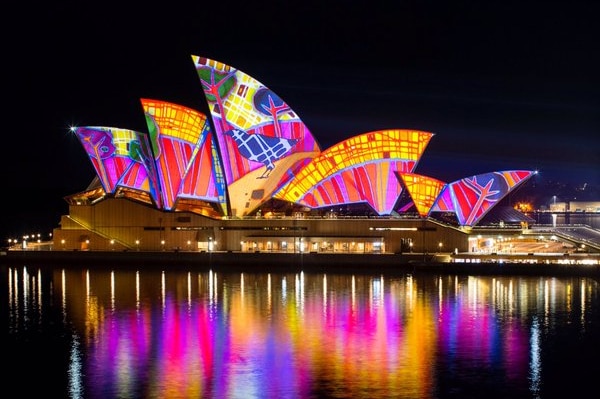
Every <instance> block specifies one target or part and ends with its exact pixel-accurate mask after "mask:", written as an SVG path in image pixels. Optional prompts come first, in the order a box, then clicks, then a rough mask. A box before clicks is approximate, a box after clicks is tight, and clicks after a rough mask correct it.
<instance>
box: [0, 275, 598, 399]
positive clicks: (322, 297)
mask: <svg viewBox="0 0 600 399" xmlns="http://www.w3.org/2000/svg"><path fill="white" fill-rule="evenodd" d="M1 269H2V280H1V281H0V286H1V287H2V293H3V299H2V303H3V305H2V307H1V308H0V312H1V313H0V317H1V319H2V320H3V328H4V337H3V339H2V343H3V348H2V354H3V356H2V362H3V366H4V367H3V370H6V371H5V372H4V376H5V381H7V384H10V386H11V388H10V389H11V390H12V391H13V392H19V395H18V396H19V397H41V396H44V397H56V398H59V397H64V398H349V397H360V398H363V397H364V398H366V397H368V398H391V397H393V398H482V397H485V398H555V397H556V398H559V397H561V398H562V397H573V398H575V397H588V396H589V394H590V392H594V391H598V389H599V388H600V382H599V381H600V380H599V379H598V371H599V367H598V363H599V359H600V284H599V282H598V281H597V280H595V279H593V278H586V277H551V276H542V277H534V276H476V275H474V276H466V275H460V276H459V275H437V274H435V273H431V274H420V275H412V274H410V273H407V274H399V275H390V276H387V275H382V274H343V275H340V274H327V273H303V272H300V273H289V274H286V273H275V274H273V273H256V272H253V273H238V272H236V273H233V272H232V273H225V272H214V271H202V272H198V271H194V270H193V269H190V270H172V271H169V270H160V269H155V268H153V269H151V270H145V269H143V268H142V269H140V268H136V267H126V268H121V267H120V268H113V267H110V266H107V267H94V268H87V267H85V266H81V267H73V266H70V267H68V268H62V267H59V266H53V267H32V266H27V265H23V266H12V265H11V266H2V267H1ZM8 389H9V388H8V387H7V386H5V390H8Z"/></svg>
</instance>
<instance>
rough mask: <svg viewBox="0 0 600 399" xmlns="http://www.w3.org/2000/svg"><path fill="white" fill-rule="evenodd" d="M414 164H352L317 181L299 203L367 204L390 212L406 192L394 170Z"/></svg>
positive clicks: (409, 167) (385, 213)
mask: <svg viewBox="0 0 600 399" xmlns="http://www.w3.org/2000/svg"><path fill="white" fill-rule="evenodd" d="M413 167H414V164H413V163H412V162H406V161H395V162H394V161H381V162H369V163H365V164H362V165H358V166H352V167H348V168H346V169H343V170H342V171H340V172H338V173H336V174H334V175H333V176H330V177H328V178H326V179H325V180H323V181H321V182H319V183H317V184H316V185H315V186H314V187H313V188H312V189H310V190H308V192H307V193H306V194H305V195H304V196H303V197H302V198H301V199H300V200H298V203H300V204H303V205H306V206H308V207H310V208H323V207H328V206H334V205H344V204H356V203H367V204H369V205H370V206H371V208H373V209H374V210H375V212H376V213H377V214H378V215H389V214H391V213H392V211H393V210H394V205H395V204H396V202H397V200H398V197H399V196H400V193H401V192H402V186H401V185H400V184H399V182H398V179H396V178H395V176H394V173H395V172H396V171H398V170H405V169H406V170H412V168H413Z"/></svg>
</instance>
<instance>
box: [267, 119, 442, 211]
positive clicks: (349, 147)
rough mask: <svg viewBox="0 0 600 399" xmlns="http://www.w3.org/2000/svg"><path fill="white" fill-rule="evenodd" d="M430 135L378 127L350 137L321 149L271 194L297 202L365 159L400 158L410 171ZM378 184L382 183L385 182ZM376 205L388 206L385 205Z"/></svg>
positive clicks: (365, 161)
mask: <svg viewBox="0 0 600 399" xmlns="http://www.w3.org/2000/svg"><path fill="white" fill-rule="evenodd" d="M432 137H433V133H429V132H423V131H417V130H402V129H395V130H380V131H375V132H370V133H365V134H361V135H358V136H355V137H352V138H350V139H348V140H345V141H342V142H340V143H338V144H336V145H334V146H332V147H330V148H328V149H327V150H325V151H323V152H322V153H321V154H320V155H319V156H318V157H316V158H315V159H314V160H313V161H312V162H311V163H310V164H309V165H307V166H306V167H305V168H304V169H302V170H301V171H300V172H299V173H298V174H296V176H295V178H294V179H293V180H292V181H290V183H288V184H287V185H286V186H285V187H284V188H283V189H282V190H281V191H279V192H278V193H277V194H276V195H275V197H276V198H279V199H282V200H286V201H290V202H299V201H301V199H302V198H303V197H304V196H305V195H307V194H308V193H309V192H310V191H311V190H313V187H314V186H316V185H318V184H320V182H322V181H324V180H326V179H328V178H330V177H331V176H333V175H335V174H336V173H338V172H340V171H342V170H344V169H347V168H350V167H355V166H358V165H363V164H367V163H369V162H376V163H379V162H384V161H387V162H392V161H395V162H397V161H402V162H404V163H405V164H409V165H410V167H409V169H407V168H406V166H403V167H402V168H401V169H400V170H402V171H406V172H412V170H413V169H414V167H415V166H416V164H417V162H418V161H419V159H420V157H421V155H422V154H423V151H424V150H425V148H426V147H427V145H428V144H429V141H430V140H431V138H432ZM394 179H395V178H394ZM379 184H381V185H383V186H386V185H387V184H388V181H385V182H381V183H379ZM378 207H379V206H378ZM380 208H382V209H383V208H388V205H385V206H381V207H380Z"/></svg>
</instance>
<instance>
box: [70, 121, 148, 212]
mask: <svg viewBox="0 0 600 399" xmlns="http://www.w3.org/2000/svg"><path fill="white" fill-rule="evenodd" d="M75 133H76V135H77V137H78V139H79V141H80V142H81V144H82V145H83V148H84V149H85V151H86V153H87V154H88V156H89V158H90V160H91V161H92V164H93V165H94V169H95V170H96V174H97V175H98V178H99V179H100V182H101V184H102V188H103V189H104V191H105V192H107V193H110V194H114V193H115V190H116V189H117V188H118V187H126V188H131V189H135V190H140V191H144V192H147V193H150V194H151V196H152V197H153V199H154V200H155V201H156V200H157V198H158V194H157V190H158V184H157V183H158V182H157V181H156V175H155V174H154V173H153V169H152V163H151V162H148V157H149V154H150V152H149V146H148V139H147V136H146V135H145V134H143V133H140V132H136V131H133V130H127V129H119V128H114V127H102V126H86V127H79V128H76V129H75Z"/></svg>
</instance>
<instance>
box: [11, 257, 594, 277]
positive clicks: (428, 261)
mask: <svg viewBox="0 0 600 399" xmlns="http://www.w3.org/2000/svg"><path fill="white" fill-rule="evenodd" d="M537 258H539V259H540V260H542V261H541V262H535V263H534V262H530V263H524V262H517V261H509V262H506V261H499V259H500V258H498V259H495V258H494V257H490V256H488V257H487V258H486V259H485V260H484V261H482V262H456V261H454V259H453V257H452V255H451V254H447V253H439V254H422V253H406V254H358V255H357V254H339V253H338V254H329V253H302V254H300V253H262V252H261V253H250V252H244V253H241V252H191V251H190V252H186V251H181V252H170V251H162V252H144V251H127V252H116V251H4V252H2V253H1V255H0V264H7V265H13V266H14V265H22V266H36V267H44V266H48V267H56V266H62V267H65V268H69V267H82V266H85V267H90V268H93V267H113V266H114V267H115V268H119V269H128V268H134V269H146V268H161V269H165V270H171V269H188V270H189V269H191V270H195V271H205V270H213V271H235V272H279V273H281V272H290V273H296V272H301V271H304V272H316V273H352V274H360V273H368V274H372V273H374V272H375V273H385V274H393V273H400V274H404V273H439V274H467V275H540V276H541V275H544V276H552V275H555V276H589V277H600V265H599V264H598V261H597V255H596V256H594V257H593V260H594V261H595V263H591V264H566V263H559V262H549V261H547V259H548V256H544V257H542V256H539V257H536V256H531V260H534V259H537ZM556 258H557V259H560V256H558V255H557V256H556Z"/></svg>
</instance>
